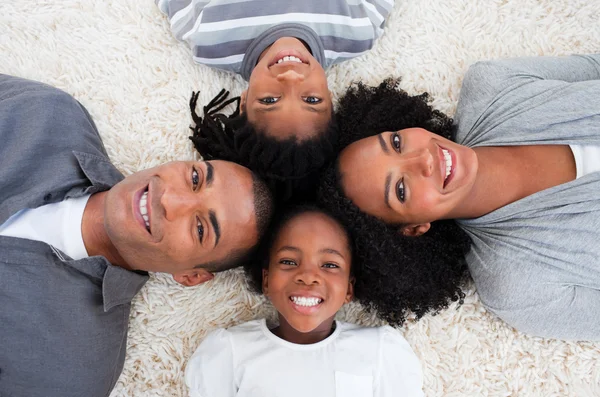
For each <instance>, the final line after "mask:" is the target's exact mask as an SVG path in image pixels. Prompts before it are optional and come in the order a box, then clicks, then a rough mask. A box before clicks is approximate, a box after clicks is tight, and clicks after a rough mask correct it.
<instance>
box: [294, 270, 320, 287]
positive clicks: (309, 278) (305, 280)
mask: <svg viewBox="0 0 600 397" xmlns="http://www.w3.org/2000/svg"><path fill="white" fill-rule="evenodd" d="M296 283H298V284H304V285H319V284H321V276H320V275H319V271H318V266H302V267H300V269H298V272H297V273H296Z"/></svg>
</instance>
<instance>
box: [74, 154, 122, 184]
mask: <svg viewBox="0 0 600 397" xmlns="http://www.w3.org/2000/svg"><path fill="white" fill-rule="evenodd" d="M73 154H74V155H75V158H77V162H78V163H79V166H80V167H81V170H82V171H83V173H84V174H85V176H86V177H87V178H88V179H89V180H90V182H92V185H93V186H92V187H91V188H90V189H88V191H86V193H89V194H91V193H96V192H99V191H105V190H108V189H110V188H111V187H113V186H114V185H116V184H117V183H119V182H121V181H122V180H123V179H124V177H123V174H121V173H120V172H119V170H117V168H116V167H115V166H114V165H113V164H112V163H111V162H110V161H109V160H108V157H105V156H98V155H95V154H91V153H86V152H79V151H73Z"/></svg>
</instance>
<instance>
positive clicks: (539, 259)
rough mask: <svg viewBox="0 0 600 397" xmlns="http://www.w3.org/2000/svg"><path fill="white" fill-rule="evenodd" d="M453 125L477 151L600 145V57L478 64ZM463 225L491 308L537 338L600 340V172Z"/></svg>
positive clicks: (471, 265) (469, 258)
mask: <svg viewBox="0 0 600 397" xmlns="http://www.w3.org/2000/svg"><path fill="white" fill-rule="evenodd" d="M455 120H456V124H457V127H458V128H457V133H456V137H455V138H456V142H458V143H460V144H463V145H465V146H469V147H478V146H517V145H552V144H560V145H569V144H574V145H600V55H590V56H571V57H563V58H550V57H543V58H542V57H540V58H520V59H510V60H498V61H489V62H480V63H476V64H475V65H473V66H472V67H471V68H470V69H469V71H468V72H467V74H466V76H465V79H464V82H463V87H462V91H461V96H460V100H459V104H458V109H457V112H456V116H455ZM458 224H459V225H460V226H461V227H462V228H463V229H464V230H465V231H466V232H467V233H468V234H469V236H470V237H471V239H472V241H473V245H472V249H471V251H470V252H469V254H468V255H467V258H466V259H467V262H468V265H469V269H470V271H471V274H472V276H473V279H474V281H475V284H476V286H477V290H478V292H479V295H480V297H481V300H482V302H483V303H484V305H485V306H486V307H487V308H488V309H490V310H491V311H492V312H494V313H495V314H497V315H498V316H499V317H501V318H502V319H504V320H505V321H506V322H508V323H509V324H511V325H513V326H514V327H516V328H517V329H519V330H521V331H524V332H528V333H532V334H535V335H538V336H545V337H556V338H562V339H579V340H582V339H585V340H598V339H600V243H599V242H600V172H594V173H591V174H588V175H585V176H584V177H582V178H579V179H576V180H573V181H571V182H568V183H565V184H562V185H559V186H555V187H553V188H550V189H546V190H543V191H540V192H538V193H535V194H532V195H530V196H528V197H525V198H523V199H521V200H518V201H516V202H513V203H511V204H508V205H506V206H504V207H502V208H499V209H498V210H496V211H493V212H491V213H489V214H486V215H484V216H482V217H479V218H475V219H466V220H458Z"/></svg>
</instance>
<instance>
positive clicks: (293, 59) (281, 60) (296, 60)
mask: <svg viewBox="0 0 600 397" xmlns="http://www.w3.org/2000/svg"><path fill="white" fill-rule="evenodd" d="M287 61H292V62H297V63H302V60H301V59H300V58H298V57H295V56H293V55H289V56H284V57H283V58H281V59H280V60H278V61H277V63H282V62H287Z"/></svg>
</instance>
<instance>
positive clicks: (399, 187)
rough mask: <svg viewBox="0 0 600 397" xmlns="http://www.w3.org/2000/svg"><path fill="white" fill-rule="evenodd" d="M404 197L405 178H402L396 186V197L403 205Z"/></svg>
mask: <svg viewBox="0 0 600 397" xmlns="http://www.w3.org/2000/svg"><path fill="white" fill-rule="evenodd" d="M404 195H405V189H404V178H402V179H400V180H399V181H398V183H397V184H396V196H397V197H398V200H399V201H400V202H401V203H404Z"/></svg>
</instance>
